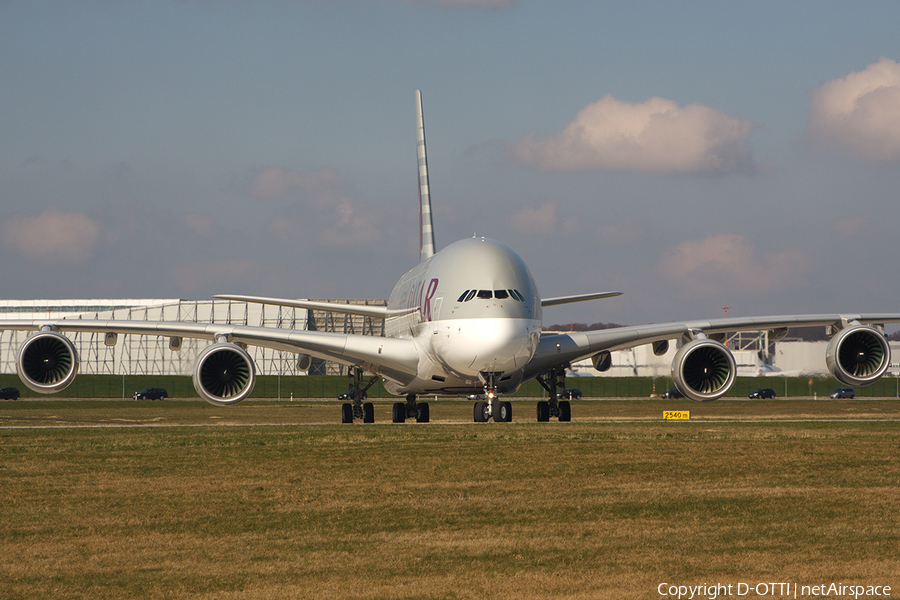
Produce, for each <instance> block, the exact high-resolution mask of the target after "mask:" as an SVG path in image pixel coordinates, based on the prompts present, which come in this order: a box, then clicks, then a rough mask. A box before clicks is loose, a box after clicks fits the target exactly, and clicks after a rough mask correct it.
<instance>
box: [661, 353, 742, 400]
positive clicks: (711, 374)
mask: <svg viewBox="0 0 900 600" xmlns="http://www.w3.org/2000/svg"><path fill="white" fill-rule="evenodd" d="M736 371H737V368H736V366H735V363H734V356H733V355H732V354H731V351H730V350H729V349H728V348H726V347H725V346H724V345H722V344H720V343H719V342H717V341H715V340H710V339H707V338H698V339H695V340H691V341H690V342H688V343H687V344H685V345H684V346H682V347H681V348H679V349H678V352H676V353H675V358H674V359H673V360H672V380H673V381H674V383H675V387H676V388H678V391H679V392H681V393H682V394H684V395H685V396H687V397H688V398H690V399H691V400H694V401H696V402H710V401H712V400H716V399H718V398H721V397H722V396H724V395H725V393H726V392H728V390H730V389H731V386H732V385H733V384H734V377H735V374H736Z"/></svg>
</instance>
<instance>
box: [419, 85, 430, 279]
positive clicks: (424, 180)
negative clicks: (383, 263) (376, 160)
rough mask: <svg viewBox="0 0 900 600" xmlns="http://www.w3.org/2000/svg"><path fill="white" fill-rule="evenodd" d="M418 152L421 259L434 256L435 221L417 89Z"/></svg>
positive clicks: (420, 105)
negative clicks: (433, 220)
mask: <svg viewBox="0 0 900 600" xmlns="http://www.w3.org/2000/svg"><path fill="white" fill-rule="evenodd" d="M416 154H417V155H418V159H419V221H420V225H421V229H420V230H419V248H420V249H421V252H420V255H419V261H420V262H421V261H424V260H426V259H429V258H431V257H432V256H434V223H433V222H432V219H431V194H430V191H429V187H428V158H427V156H426V154H425V118H424V116H423V115H422V92H421V91H419V90H416Z"/></svg>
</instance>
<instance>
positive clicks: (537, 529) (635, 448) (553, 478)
mask: <svg viewBox="0 0 900 600" xmlns="http://www.w3.org/2000/svg"><path fill="white" fill-rule="evenodd" d="M376 406H377V408H376V419H377V420H378V421H380V422H381V423H376V424H375V425H367V426H364V425H361V424H355V425H343V426H342V425H339V424H331V423H334V422H335V421H336V420H337V419H338V418H339V417H338V407H337V405H336V403H334V402H308V401H304V402H294V403H287V402H282V403H278V402H262V401H260V402H246V403H243V404H241V405H238V406H235V407H229V408H218V407H213V406H208V405H205V404H203V403H200V402H193V401H179V402H155V403H154V402H122V401H99V400H98V401H65V400H62V401H60V400H50V401H48V400H42V401H27V402H22V401H20V402H0V426H3V428H2V429H0V502H2V506H0V598H4V599H6V598H10V599H12V598H223V599H228V598H366V599H368V598H654V597H656V598H659V597H661V596H660V595H659V594H658V592H657V588H658V586H659V584H661V583H664V582H666V583H670V584H673V585H702V584H709V585H712V584H716V583H721V584H726V585H727V584H729V583H731V584H736V583H739V582H745V583H750V584H751V585H755V583H757V582H794V583H797V584H801V585H806V584H808V585H818V584H821V583H826V584H828V583H831V582H835V583H838V582H841V583H843V584H858V585H882V586H884V585H888V586H892V587H893V590H894V592H893V593H894V596H898V595H900V460H898V457H900V402H898V401H897V400H856V401H818V402H815V401H811V400H798V401H785V400H777V401H720V402H715V403H710V404H694V403H690V402H685V401H674V402H673V401H647V400H644V401H635V400H627V401H597V402H591V401H588V402H577V403H573V415H574V419H575V420H574V421H573V422H572V423H543V424H538V423H534V422H532V420H533V419H534V403H533V402H529V401H516V402H515V403H514V407H513V410H514V418H515V421H516V422H514V423H510V424H495V423H487V424H477V425H476V424H473V423H468V421H469V420H471V411H472V406H471V404H470V403H468V402H436V403H434V404H432V410H431V412H432V417H433V419H434V421H436V422H434V423H431V424H427V425H425V424H422V425H416V424H406V425H392V424H386V423H384V421H388V420H389V414H390V405H389V403H379V404H377V405H376ZM665 409H679V410H685V409H686V410H691V411H692V419H691V420H690V421H688V422H663V421H662V419H661V416H662V411H663V410H665ZM317 423H318V424H317ZM113 425H119V426H113ZM206 425H221V426H206ZM229 425H230V426H229ZM734 597H737V595H736V594H735V596H734ZM741 597H745V598H754V597H756V595H755V594H754V593H752V592H751V593H750V594H749V595H745V596H741ZM798 597H803V596H798ZM832 597H835V596H832Z"/></svg>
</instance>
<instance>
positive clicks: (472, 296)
mask: <svg viewBox="0 0 900 600" xmlns="http://www.w3.org/2000/svg"><path fill="white" fill-rule="evenodd" d="M477 293H478V290H469V294H468V295H467V296H466V302H468V301H469V300H471V299H472V298H474V297H475V294H477Z"/></svg>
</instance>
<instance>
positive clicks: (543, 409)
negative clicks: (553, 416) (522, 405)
mask: <svg viewBox="0 0 900 600" xmlns="http://www.w3.org/2000/svg"><path fill="white" fill-rule="evenodd" d="M537 420H538V423H546V422H548V421H549V420H550V403H549V402H547V401H546V400H541V401H539V402H538V403H537Z"/></svg>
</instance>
